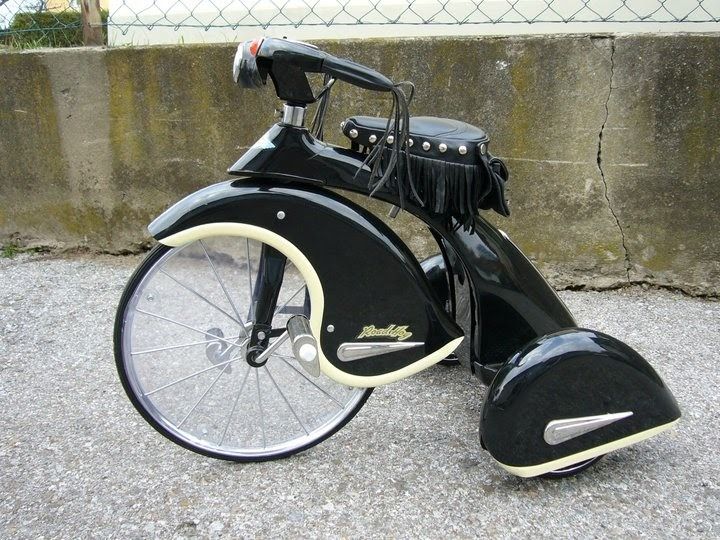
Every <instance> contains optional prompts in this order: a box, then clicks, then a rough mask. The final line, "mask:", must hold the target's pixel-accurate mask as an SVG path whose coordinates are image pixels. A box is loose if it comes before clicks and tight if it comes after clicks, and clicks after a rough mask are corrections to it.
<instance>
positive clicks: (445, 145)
mask: <svg viewBox="0 0 720 540" xmlns="http://www.w3.org/2000/svg"><path fill="white" fill-rule="evenodd" d="M438 150H440V153H445V152H447V144H445V143H440V145H439V146H438Z"/></svg>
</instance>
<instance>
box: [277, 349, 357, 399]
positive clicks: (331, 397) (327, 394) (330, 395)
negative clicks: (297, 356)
mask: <svg viewBox="0 0 720 540" xmlns="http://www.w3.org/2000/svg"><path fill="white" fill-rule="evenodd" d="M271 356H276V357H277V358H279V359H280V360H282V361H283V362H285V363H286V364H287V365H288V367H290V368H292V369H293V370H295V372H296V373H298V374H299V375H301V376H302V377H303V378H304V379H305V380H306V381H307V382H309V383H310V384H312V385H313V386H314V387H315V388H317V389H318V390H320V391H321V392H322V393H323V394H325V395H326V396H327V397H329V398H330V399H331V400H332V401H333V403H335V404H336V405H337V406H338V407H340V408H341V409H342V408H343V407H344V406H345V405H343V404H342V403H340V402H339V401H338V400H337V399H336V398H335V397H334V396H333V395H332V394H330V392H328V391H327V390H325V389H324V388H323V387H322V386H320V385H319V384H317V383H316V382H315V381H313V380H312V379H311V378H310V377H308V376H307V375H306V374H305V373H303V372H302V371H301V370H299V369H298V368H296V367H295V366H293V365H292V364H291V363H290V362H288V361H287V360H285V357H283V356H282V355H279V354H273V355H271ZM293 360H294V359H293Z"/></svg>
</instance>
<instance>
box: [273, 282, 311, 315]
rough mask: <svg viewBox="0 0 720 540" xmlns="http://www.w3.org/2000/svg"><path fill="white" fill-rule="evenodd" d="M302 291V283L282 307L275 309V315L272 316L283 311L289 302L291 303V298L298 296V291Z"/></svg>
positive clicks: (303, 285)
mask: <svg viewBox="0 0 720 540" xmlns="http://www.w3.org/2000/svg"><path fill="white" fill-rule="evenodd" d="M304 289H305V284H304V283H303V284H302V285H301V286H300V288H299V289H298V290H297V291H295V292H294V293H293V295H292V296H291V297H290V298H288V299H287V301H286V302H285V303H284V304H283V305H282V306H280V307H279V308H277V309H276V310H275V313H273V315H277V314H278V313H280V311H282V310H283V309H285V307H286V306H287V305H288V304H289V303H290V302H292V300H293V298H295V297H296V296H297V295H298V294H300V291H302V290H304Z"/></svg>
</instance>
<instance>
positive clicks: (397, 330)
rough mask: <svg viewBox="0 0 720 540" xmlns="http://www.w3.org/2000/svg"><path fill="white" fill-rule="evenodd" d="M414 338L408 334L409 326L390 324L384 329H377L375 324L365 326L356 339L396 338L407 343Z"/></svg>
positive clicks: (410, 333)
mask: <svg viewBox="0 0 720 540" xmlns="http://www.w3.org/2000/svg"><path fill="white" fill-rule="evenodd" d="M411 336H412V332H408V326H407V325H405V326H398V325H396V324H389V325H388V326H386V327H384V328H377V327H376V326H375V325H374V324H371V325H369V326H363V329H362V332H360V333H359V334H358V336H357V337H356V338H355V339H360V338H376V337H385V338H395V339H397V340H398V341H405V340H406V339H408V338H409V337H411Z"/></svg>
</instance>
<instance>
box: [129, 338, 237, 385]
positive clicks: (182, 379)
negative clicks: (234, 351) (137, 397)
mask: <svg viewBox="0 0 720 540" xmlns="http://www.w3.org/2000/svg"><path fill="white" fill-rule="evenodd" d="M248 341H250V340H249V339H247V340H245V342H244V343H242V345H240V347H244V346H245V345H246V344H247V342H248ZM243 358H244V355H240V356H236V357H235V358H231V359H230V360H225V361H224V362H220V363H219V364H213V365H212V366H210V367H207V368H205V369H201V370H200V371H196V372H195V373H191V374H190V375H187V376H185V377H182V378H180V379H177V380H175V381H173V382H171V383H168V384H165V385H163V386H161V387H159V388H156V389H155V390H151V391H150V392H145V393H144V394H143V397H147V396H151V395H153V394H155V393H156V392H159V391H160V390H165V389H166V388H170V387H171V386H175V385H176V384H179V383H181V382H183V381H187V380H188V379H191V378H193V377H197V376H198V375H202V374H203V373H207V372H208V371H210V370H211V369H216V368H218V367H220V366H224V365H226V364H231V363H232V362H237V361H238V360H242V359H243Z"/></svg>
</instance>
